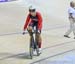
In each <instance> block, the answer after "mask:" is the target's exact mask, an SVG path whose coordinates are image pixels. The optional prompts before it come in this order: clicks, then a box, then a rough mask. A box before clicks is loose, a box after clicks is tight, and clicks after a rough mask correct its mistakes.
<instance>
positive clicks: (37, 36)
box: [36, 32, 42, 48]
mask: <svg viewBox="0 0 75 64" xmlns="http://www.w3.org/2000/svg"><path fill="white" fill-rule="evenodd" d="M36 40H37V44H38V47H39V48H41V43H42V38H41V33H38V32H37V33H36Z"/></svg>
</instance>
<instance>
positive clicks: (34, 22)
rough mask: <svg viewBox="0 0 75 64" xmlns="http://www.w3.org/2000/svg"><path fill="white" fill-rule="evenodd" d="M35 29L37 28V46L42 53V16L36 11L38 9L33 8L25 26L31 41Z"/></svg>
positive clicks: (31, 7) (30, 9)
mask: <svg viewBox="0 0 75 64" xmlns="http://www.w3.org/2000/svg"><path fill="white" fill-rule="evenodd" d="M34 27H36V40H37V44H38V47H39V53H41V43H42V38H41V30H42V16H41V14H40V13H39V12H37V11H36V8H34V7H33V6H30V7H29V14H28V16H27V19H26V22H25V25H24V32H23V34H24V33H25V30H26V29H27V31H28V32H29V35H30V41H31V38H32V34H31V32H32V31H33V30H34Z"/></svg>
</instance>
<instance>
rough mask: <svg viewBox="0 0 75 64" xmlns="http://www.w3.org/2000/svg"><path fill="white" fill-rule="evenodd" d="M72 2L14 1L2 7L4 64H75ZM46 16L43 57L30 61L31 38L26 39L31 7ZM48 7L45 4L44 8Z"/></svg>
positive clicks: (0, 28) (0, 39) (0, 41)
mask: <svg viewBox="0 0 75 64" xmlns="http://www.w3.org/2000/svg"><path fill="white" fill-rule="evenodd" d="M69 2H70V1H63V0H61V1H60V0H52V1H50V0H46V1H43V2H42V0H41V1H33V0H31V3H30V1H23V0H20V1H12V2H6V3H0V64H75V61H74V59H75V40H74V39H73V34H71V35H70V36H71V38H70V39H68V38H65V37H63V35H64V34H65V32H66V31H67V29H68V28H69V21H68V18H67V17H68V14H67V9H68V6H69ZM33 3H34V5H35V6H36V7H37V9H38V10H39V11H40V12H41V13H42V16H43V30H42V40H43V43H42V54H41V55H40V56H39V57H37V56H34V58H33V59H32V60H31V59H29V35H28V33H27V34H25V35H22V30H23V25H24V23H25V18H26V15H27V13H28V6H29V4H33ZM44 3H45V4H44Z"/></svg>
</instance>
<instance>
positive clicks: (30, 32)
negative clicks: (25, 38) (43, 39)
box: [27, 26, 32, 36]
mask: <svg viewBox="0 0 75 64" xmlns="http://www.w3.org/2000/svg"><path fill="white" fill-rule="evenodd" d="M27 31H28V32H29V35H30V36H32V27H31V26H29V27H28V28H27Z"/></svg>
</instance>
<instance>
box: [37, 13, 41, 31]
mask: <svg viewBox="0 0 75 64" xmlns="http://www.w3.org/2000/svg"><path fill="white" fill-rule="evenodd" d="M38 29H39V30H41V29H42V16H41V14H40V13H39V14H38Z"/></svg>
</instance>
